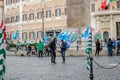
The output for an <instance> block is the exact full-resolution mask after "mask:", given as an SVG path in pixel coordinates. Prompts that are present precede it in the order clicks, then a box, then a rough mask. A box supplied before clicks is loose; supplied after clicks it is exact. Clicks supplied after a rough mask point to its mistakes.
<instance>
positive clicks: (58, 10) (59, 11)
mask: <svg viewBox="0 0 120 80" xmlns="http://www.w3.org/2000/svg"><path fill="white" fill-rule="evenodd" d="M61 15H62V14H61V8H56V9H55V16H56V17H59V16H61Z"/></svg>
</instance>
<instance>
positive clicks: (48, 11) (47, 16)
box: [46, 10, 51, 18]
mask: <svg viewBox="0 0 120 80" xmlns="http://www.w3.org/2000/svg"><path fill="white" fill-rule="evenodd" d="M46 18H51V10H46Z"/></svg>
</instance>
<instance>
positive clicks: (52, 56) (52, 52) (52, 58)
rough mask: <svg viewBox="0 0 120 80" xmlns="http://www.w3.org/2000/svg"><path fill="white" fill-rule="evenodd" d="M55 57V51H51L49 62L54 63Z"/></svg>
mask: <svg viewBox="0 0 120 80" xmlns="http://www.w3.org/2000/svg"><path fill="white" fill-rule="evenodd" d="M55 59H56V52H55V51H51V62H53V63H55Z"/></svg>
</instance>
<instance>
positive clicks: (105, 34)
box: [103, 31, 109, 40]
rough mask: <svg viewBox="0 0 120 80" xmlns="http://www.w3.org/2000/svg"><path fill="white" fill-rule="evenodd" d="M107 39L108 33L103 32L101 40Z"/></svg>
mask: <svg viewBox="0 0 120 80" xmlns="http://www.w3.org/2000/svg"><path fill="white" fill-rule="evenodd" d="M108 38H109V33H108V32H107V31H105V32H104V33H103V40H105V39H106V40H108Z"/></svg>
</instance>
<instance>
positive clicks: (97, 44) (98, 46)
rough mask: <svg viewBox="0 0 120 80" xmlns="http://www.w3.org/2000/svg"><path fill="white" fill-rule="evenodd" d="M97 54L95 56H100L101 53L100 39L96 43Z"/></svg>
mask: <svg viewBox="0 0 120 80" xmlns="http://www.w3.org/2000/svg"><path fill="white" fill-rule="evenodd" d="M95 44H96V52H95V55H96V54H98V55H99V51H100V41H99V39H97V41H96V43H95Z"/></svg>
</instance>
